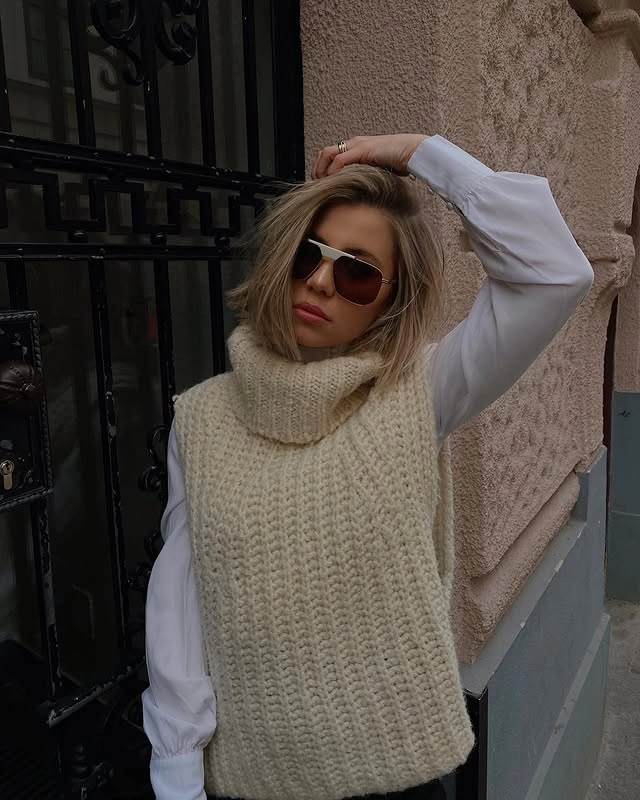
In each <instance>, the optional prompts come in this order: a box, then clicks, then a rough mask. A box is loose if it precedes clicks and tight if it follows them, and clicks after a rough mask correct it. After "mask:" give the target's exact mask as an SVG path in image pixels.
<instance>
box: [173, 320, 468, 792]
mask: <svg viewBox="0 0 640 800" xmlns="http://www.w3.org/2000/svg"><path fill="white" fill-rule="evenodd" d="M229 352H230V356H231V361H232V366H233V372H231V373H227V374H225V375H222V376H218V377H216V378H213V379H211V380H209V381H205V382H204V383H202V384H200V385H198V386H196V387H194V388H193V389H191V390H189V391H188V392H186V393H185V394H183V395H182V396H181V397H179V398H178V400H177V402H176V430H177V436H178V445H179V449H180V453H181V457H182V462H183V468H184V474H185V486H186V495H187V509H188V515H189V522H190V528H191V535H192V542H193V553H194V568H195V572H196V581H197V585H198V591H199V597H200V605H201V614H202V624H203V633H204V640H205V649H206V656H207V660H208V663H209V665H210V667H211V674H212V676H213V682H214V690H215V693H216V700H217V728H216V733H215V735H214V737H213V739H212V741H211V743H210V744H209V746H208V748H207V750H206V752H205V775H206V787H207V791H208V792H210V793H213V794H215V795H218V796H226V797H241V798H244V800H341V798H345V797H350V796H353V795H359V794H367V793H384V792H392V791H398V790H401V789H404V788H407V787H409V786H416V785H419V784H421V783H425V782H427V781H429V780H431V779H432V778H434V777H436V776H440V775H443V774H445V773H447V772H449V771H451V770H453V769H455V767H457V766H458V765H459V764H461V763H462V762H464V761H465V759H466V758H467V755H468V753H469V751H470V749H471V747H472V744H473V735H472V732H471V727H470V723H469V720H468V717H467V713H466V709H465V703H464V698H463V694H462V689H461V686H460V680H459V676H458V665H457V659H456V654H455V650H454V645H453V638H452V635H451V629H450V623H449V594H450V587H451V578H452V570H453V520H452V517H453V512H452V502H451V473H450V469H449V464H448V452H447V449H446V446H445V447H443V448H441V449H440V451H438V448H437V441H436V434H435V426H434V420H433V411H432V408H431V400H430V392H429V391H428V389H427V384H426V377H425V375H424V366H423V365H419V366H416V368H415V369H413V370H412V371H411V372H410V373H408V374H407V375H406V376H405V377H404V378H403V379H402V380H401V381H400V382H399V383H398V385H396V386H394V387H393V388H391V389H382V388H381V387H379V386H378V385H377V384H376V383H375V378H376V376H377V375H378V374H379V372H380V360H379V358H378V357H377V356H376V355H374V354H364V355H359V356H340V357H336V358H330V359H325V360H324V361H318V362H312V363H309V364H304V363H299V362H292V361H288V360H286V359H283V358H280V357H279V356H277V355H275V354H273V353H271V352H270V351H268V350H266V349H265V348H263V347H261V346H260V344H259V342H257V341H256V339H255V337H254V336H253V334H252V333H251V332H250V330H249V329H248V328H247V327H246V326H240V327H239V328H237V329H236V331H235V332H234V334H233V335H232V336H231V338H230V340H229Z"/></svg>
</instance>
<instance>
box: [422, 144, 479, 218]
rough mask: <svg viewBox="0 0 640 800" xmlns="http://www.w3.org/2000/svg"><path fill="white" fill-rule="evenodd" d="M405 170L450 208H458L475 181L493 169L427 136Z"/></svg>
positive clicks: (450, 145)
mask: <svg viewBox="0 0 640 800" xmlns="http://www.w3.org/2000/svg"><path fill="white" fill-rule="evenodd" d="M407 168H408V170H409V172H411V174H412V175H415V176H416V177H418V178H422V180H424V181H426V183H427V186H428V187H429V189H431V191H434V192H436V193H437V194H439V195H440V196H441V197H442V198H444V199H445V200H446V201H447V202H448V203H449V204H450V205H452V206H455V207H456V208H458V209H461V208H462V206H463V205H464V202H465V200H466V199H467V197H468V196H469V195H470V194H471V192H472V191H473V189H474V188H475V186H476V185H477V184H478V182H479V181H481V180H483V178H486V177H487V176H488V175H493V174H494V173H493V170H492V169H490V168H489V167H487V166H485V165H484V164H483V163H482V162H481V161H478V159H477V158H474V157H473V156H470V155H469V153H466V152H465V151H464V150H462V149H461V148H460V147H458V146H457V145H455V144H452V143H451V142H449V141H448V140H447V139H444V138H443V137H442V136H428V137H427V138H426V139H424V140H423V141H422V142H420V144H419V145H418V147H417V149H416V151H415V153H414V154H413V155H412V156H411V158H410V159H409V163H408V164H407Z"/></svg>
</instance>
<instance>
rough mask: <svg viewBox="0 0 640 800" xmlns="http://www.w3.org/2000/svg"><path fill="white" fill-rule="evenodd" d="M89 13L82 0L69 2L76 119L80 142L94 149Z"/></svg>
mask: <svg viewBox="0 0 640 800" xmlns="http://www.w3.org/2000/svg"><path fill="white" fill-rule="evenodd" d="M86 10H87V4H86V3H85V2H83V1H82V0H67V16H68V18H69V38H70V41H71V62H72V66H73V89H74V93H75V98H76V117H77V119H78V141H79V142H80V144H86V145H88V146H89V147H93V146H94V145H95V143H96V130H95V124H94V120H93V96H92V92H91V72H90V71H89V50H88V44H87V14H86Z"/></svg>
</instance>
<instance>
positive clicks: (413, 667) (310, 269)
mask: <svg viewBox="0 0 640 800" xmlns="http://www.w3.org/2000/svg"><path fill="white" fill-rule="evenodd" d="M352 165H356V166H352ZM381 168H382V169H381ZM406 174H410V175H413V176H415V177H417V178H420V179H421V180H423V181H424V182H426V184H427V186H428V187H429V188H430V189H431V190H432V191H434V192H437V193H438V194H439V195H440V196H441V197H442V198H444V200H445V201H446V202H447V204H448V206H449V207H450V208H452V209H454V210H455V211H456V212H457V213H458V214H459V215H460V217H461V219H462V223H463V225H464V227H465V229H466V231H467V233H468V236H469V240H470V242H471V245H472V247H473V249H474V251H475V253H476V254H477V255H478V257H479V258H480V260H481V261H482V264H483V266H484V268H485V270H486V272H487V275H488V280H487V281H486V282H485V284H484V286H483V287H482V288H481V290H480V292H479V294H478V296H477V298H476V300H475V302H474V304H473V307H472V309H471V312H470V314H469V316H468V317H467V318H466V319H465V320H464V321H463V322H462V323H460V324H459V325H458V326H457V327H456V328H455V329H454V330H453V331H452V332H451V333H449V334H448V335H447V336H445V337H444V338H443V339H442V340H441V341H440V342H439V343H438V344H437V345H431V346H429V345H428V344H427V341H428V335H429V328H430V324H431V323H432V321H433V318H434V313H435V309H436V307H437V304H438V300H439V298H440V296H441V290H442V282H443V274H442V255H441V252H440V250H439V248H438V246H437V244H436V242H435V239H434V237H433V236H432V235H431V233H430V230H429V227H428V224H427V223H426V221H425V219H424V217H423V215H421V214H420V213H419V207H418V202H417V200H416V197H415V195H414V193H413V188H412V185H411V184H410V183H407V182H406V181H405V180H403V178H402V177H400V176H402V175H406ZM313 178H315V179H316V180H314V181H312V182H310V183H307V184H305V185H303V186H300V187H296V188H294V189H293V190H292V191H290V192H289V193H287V194H286V195H285V196H284V197H282V198H281V199H280V200H279V201H278V202H277V203H276V204H275V206H274V207H273V208H272V209H271V210H270V211H269V212H268V214H267V215H266V216H265V218H264V219H263V221H262V223H261V224H260V226H259V227H258V232H257V234H258V236H259V239H260V242H259V245H260V246H259V248H258V251H257V255H256V259H255V266H254V271H253V273H252V275H251V276H250V277H249V279H248V280H247V282H246V283H245V284H244V285H243V286H241V287H240V288H239V289H238V290H236V291H235V293H234V296H233V300H234V302H235V304H236V307H239V308H240V309H241V310H242V312H243V316H244V322H243V324H241V325H240V326H239V327H238V328H237V329H236V330H235V331H234V333H233V334H232V336H231V337H230V340H229V352H230V359H231V363H232V367H233V371H232V372H230V373H227V374H226V375H223V376H218V377H216V378H214V379H211V380H209V381H205V382H204V383H203V384H200V385H199V386H196V387H194V388H193V389H191V390H189V391H188V392H186V393H185V394H184V395H182V396H181V397H180V398H178V400H177V402H176V421H175V424H174V427H173V429H172V433H171V437H170V442H169V501H168V504H167V508H166V511H165V514H164V518H163V535H164V538H165V546H164V549H163V551H162V552H161V554H160V557H159V559H158V561H157V562H156V564H155V567H154V570H153V575H152V578H151V584H150V587H149V595H148V604H147V657H148V667H149V678H150V688H149V689H148V690H147V692H146V693H145V695H144V711H145V729H146V731H147V733H148V735H149V738H150V740H151V742H152V745H153V758H152V762H151V776H152V782H153V786H154V788H155V791H156V797H157V798H159V800H196V799H197V800H203V798H205V791H204V786H205V784H206V788H207V791H208V792H209V793H211V794H213V795H215V796H216V797H221V796H226V797H238V798H244V800H342V798H349V797H356V796H363V795H367V796H379V795H382V796H387V795H388V796H390V797H403V798H434V797H440V796H442V795H441V794H440V792H441V791H442V790H441V788H440V787H439V783H438V780H437V779H438V777H439V776H442V775H444V774H446V773H448V772H450V771H452V770H453V769H455V768H456V767H457V766H458V765H459V764H461V763H463V762H464V761H465V760H466V758H467V756H468V754H469V752H470V750H471V747H472V745H473V735H472V732H471V727H470V724H469V720H468V717H467V714H466V710H465V705H464V699H463V694H462V690H461V686H460V680H459V676H458V671H457V663H456V657H455V652H454V647H453V639H452V635H451V629H450V625H449V600H450V592H451V582H452V561H453V521H452V503H451V473H450V469H449V466H448V448H447V444H446V439H447V437H448V436H449V434H451V433H452V431H454V430H455V429H456V428H457V427H459V426H460V425H461V424H462V423H463V422H465V421H466V420H468V419H469V418H470V417H471V416H472V415H474V414H476V413H478V412H479V411H480V410H481V409H483V408H485V407H486V406H488V405H489V404H490V403H491V402H493V401H494V400H495V399H496V398H497V397H499V396H500V395H501V394H502V393H503V392H505V391H506V390H507V389H508V388H509V387H510V386H511V385H512V384H513V383H514V382H515V381H516V380H517V378H518V377H519V376H520V375H521V374H522V373H523V372H524V371H525V370H526V369H527V367H528V366H529V365H530V364H531V363H532V361H533V360H534V359H535V358H536V356H537V355H538V354H539V353H540V352H541V350H542V349H543V348H544V347H545V346H546V345H547V344H548V343H549V342H550V341H551V339H552V338H553V337H554V336H555V334H556V333H557V332H558V331H559V330H560V328H561V327H562V326H563V324H564V323H565V322H566V320H567V319H568V318H569V316H570V315H571V313H572V312H573V311H574V309H575V308H576V306H577V305H578V304H579V303H580V301H581V299H582V298H583V296H584V295H585V293H586V292H587V291H588V289H589V287H590V286H591V283H592V280H593V272H592V270H591V267H590V265H589V262H588V261H587V259H586V258H585V257H584V255H583V254H582V252H581V251H580V249H579V248H578V246H577V245H576V243H575V241H574V239H573V237H572V235H571V233H570V232H569V230H568V228H567V227H566V225H565V223H564V221H563V219H562V217H561V216H560V213H559V211H558V209H557V207H556V205H555V203H554V200H553V198H552V196H551V193H550V190H549V186H548V183H547V181H546V180H545V179H543V178H538V177H534V176H530V175H520V174H513V173H495V172H493V171H492V170H491V169H489V168H488V167H486V166H484V165H483V164H481V163H480V162H478V161H476V160H475V159H474V158H472V157H471V156H469V155H468V154H466V153H465V152H463V151H462V150H460V149H459V148H457V147H456V146H455V145H453V144H450V143H449V142H447V141H446V140H445V139H443V138H441V137H439V136H433V137H425V136H423V135H413V134H411V135H408V134H407V135H404V134H402V135H395V136H370V137H356V138H354V139H351V140H349V141H347V142H341V143H340V144H339V145H334V146H331V147H326V148H325V149H323V150H322V151H321V152H320V154H319V156H318V158H317V160H316V163H315V166H314V168H313ZM214 732H215V735H214ZM203 750H204V756H203ZM394 793H398V794H394Z"/></svg>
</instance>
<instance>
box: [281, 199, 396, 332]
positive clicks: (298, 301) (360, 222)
mask: <svg viewBox="0 0 640 800" xmlns="http://www.w3.org/2000/svg"><path fill="white" fill-rule="evenodd" d="M308 237H309V238H310V239H315V240H316V241H318V242H322V243H323V244H328V245H329V246H330V247H334V248H336V249H337V250H344V251H345V252H347V253H351V254H352V255H355V256H357V257H358V258H361V259H362V260H363V261H367V262H369V263H370V264H373V265H374V266H376V267H378V268H379V269H380V270H381V271H382V274H383V277H384V278H386V279H387V280H389V281H391V280H393V278H394V277H395V275H394V272H395V264H394V261H395V243H394V236H393V229H392V227H391V223H390V222H389V220H388V218H387V217H386V216H385V214H383V213H382V211H379V210H378V209H375V208H371V207H370V206H364V205H350V204H342V205H336V206H332V207H330V208H328V209H327V210H326V211H325V212H324V213H323V214H321V215H320V216H319V217H318V219H317V220H316V222H315V224H314V226H313V229H312V230H311V231H309V233H308ZM393 289H394V287H393V286H392V285H390V284H388V283H383V284H382V286H381V287H380V291H379V293H378V296H377V297H376V299H375V300H374V301H373V303H370V304H369V305H366V306H357V305H354V304H353V303H350V302H349V301H348V300H345V299H344V298H343V297H340V295H339V294H337V293H336V289H335V285H334V282H333V262H332V261H330V260H329V259H326V258H325V259H323V260H322V263H321V264H320V266H319V267H318V268H317V269H316V271H315V272H314V273H313V274H312V275H310V276H309V277H308V278H307V279H306V280H297V279H292V280H291V306H292V308H291V313H292V314H293V327H294V331H295V336H296V341H297V342H298V344H299V345H300V346H301V347H339V346H340V345H345V344H348V343H349V342H352V341H353V340H354V339H357V338H358V337H359V336H360V335H361V334H363V333H364V332H365V331H366V330H367V328H368V327H369V326H370V325H371V324H372V323H373V322H374V321H375V320H376V319H377V318H378V317H379V316H380V314H381V313H382V312H383V311H384V309H385V307H386V306H387V303H388V301H389V299H390V295H391V293H392V292H393ZM304 304H307V306H312V307H315V309H316V310H317V311H318V316H316V315H315V314H313V313H312V314H311V315H310V314H309V310H308V309H307V310H306V311H305V310H303V309H301V308H300V306H301V305H304ZM311 310H313V309H311ZM323 317H324V318H323Z"/></svg>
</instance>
